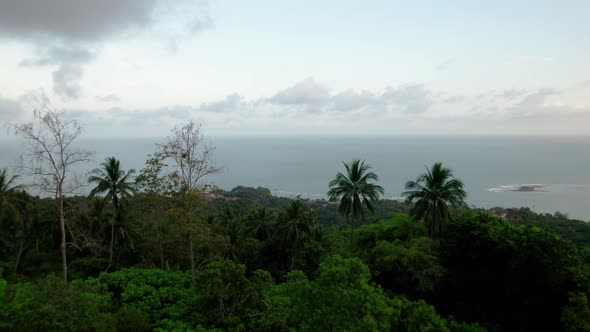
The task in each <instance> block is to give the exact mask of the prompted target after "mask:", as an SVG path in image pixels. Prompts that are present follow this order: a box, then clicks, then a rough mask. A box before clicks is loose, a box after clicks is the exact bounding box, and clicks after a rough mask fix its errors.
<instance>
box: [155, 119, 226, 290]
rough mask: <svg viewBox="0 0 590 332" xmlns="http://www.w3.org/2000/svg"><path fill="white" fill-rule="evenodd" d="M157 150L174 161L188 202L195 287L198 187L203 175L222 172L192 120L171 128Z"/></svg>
mask: <svg viewBox="0 0 590 332" xmlns="http://www.w3.org/2000/svg"><path fill="white" fill-rule="evenodd" d="M159 148H160V149H159V151H158V155H160V156H161V157H162V158H165V159H168V160H171V161H172V162H173V163H172V165H171V166H173V167H174V168H175V170H174V172H173V173H172V174H171V175H172V177H173V178H174V179H175V180H176V181H177V182H178V184H179V187H180V192H181V194H182V195H184V197H185V201H186V202H187V204H186V205H187V219H188V220H187V235H188V246H189V248H188V252H189V261H190V266H191V277H192V281H193V284H194V283H195V282H196V275H195V259H194V252H193V234H192V233H193V217H194V213H195V209H196V202H197V201H198V200H199V199H200V198H201V197H202V189H203V188H199V185H200V184H201V183H200V181H201V180H202V179H203V178H204V177H205V176H207V175H210V174H214V173H219V172H221V170H222V169H221V168H220V167H216V166H215V165H214V162H213V156H212V152H213V150H214V148H213V147H212V146H211V145H209V144H207V142H206V141H205V137H204V136H203V132H202V130H201V124H198V123H195V122H193V121H191V122H189V123H187V124H185V125H183V126H181V127H174V129H172V134H171V135H170V136H168V138H167V140H166V142H165V143H164V144H161V145H160V146H159Z"/></svg>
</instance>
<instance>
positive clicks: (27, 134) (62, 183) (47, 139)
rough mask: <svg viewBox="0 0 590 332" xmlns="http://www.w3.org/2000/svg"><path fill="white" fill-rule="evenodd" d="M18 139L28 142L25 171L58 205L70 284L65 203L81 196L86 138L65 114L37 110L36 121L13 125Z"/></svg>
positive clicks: (87, 157) (65, 274)
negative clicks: (80, 143) (78, 169)
mask: <svg viewBox="0 0 590 332" xmlns="http://www.w3.org/2000/svg"><path fill="white" fill-rule="evenodd" d="M13 128H14V132H15V134H16V135H17V136H20V137H22V138H24V139H25V146H26V148H27V153H25V154H23V155H21V161H22V162H21V168H22V170H23V171H24V173H25V174H27V175H32V176H35V180H36V181H35V183H34V185H35V186H37V187H38V188H39V190H40V191H41V192H44V193H48V194H51V195H53V196H54V197H55V200H56V202H57V210H58V214H59V228H60V233H61V245H60V249H61V258H62V267H63V277H64V282H66V283H67V282H68V264H67V257H66V213H65V212H66V211H65V207H64V199H65V197H66V196H68V195H71V194H73V193H75V192H77V191H78V190H79V189H80V188H81V187H82V186H83V185H84V184H83V183H84V182H83V181H79V179H77V178H76V176H75V175H74V174H73V170H72V168H73V166H74V165H76V164H79V163H83V162H88V161H90V158H91V156H92V153H91V152H88V151H82V150H78V149H76V148H75V147H74V146H73V143H74V141H76V139H78V137H80V135H81V134H82V127H81V126H80V124H79V123H78V122H77V121H75V120H67V119H65V117H64V113H63V112H58V111H53V110H50V109H48V108H47V107H43V108H41V109H37V110H35V111H34V114H33V121H31V122H27V123H21V124H15V125H13Z"/></svg>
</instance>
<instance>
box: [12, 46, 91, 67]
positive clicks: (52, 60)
mask: <svg viewBox="0 0 590 332" xmlns="http://www.w3.org/2000/svg"><path fill="white" fill-rule="evenodd" d="M37 53H38V54H37V56H36V57H35V58H29V59H24V60H23V61H21V63H20V64H19V65H20V66H21V67H35V66H52V65H63V64H83V63H88V62H90V61H92V60H94V58H95V57H96V53H97V52H96V51H93V50H90V49H88V48H85V47H81V46H79V45H67V46H65V45H55V46H51V47H49V48H46V49H43V48H40V49H39V50H38V51H37Z"/></svg>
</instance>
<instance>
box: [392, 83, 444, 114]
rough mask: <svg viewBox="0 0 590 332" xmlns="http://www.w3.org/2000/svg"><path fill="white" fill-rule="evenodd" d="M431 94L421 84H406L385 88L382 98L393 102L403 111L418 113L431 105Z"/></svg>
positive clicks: (426, 109)
mask: <svg viewBox="0 0 590 332" xmlns="http://www.w3.org/2000/svg"><path fill="white" fill-rule="evenodd" d="M431 95H432V94H431V92H430V91H429V90H427V89H426V88H425V87H424V85H423V84H408V85H404V86H401V87H399V88H391V87H389V88H387V90H386V91H385V93H384V94H383V96H382V99H383V100H384V101H386V102H391V103H393V104H394V105H395V106H396V107H397V108H398V109H400V110H401V111H402V112H403V113H412V114H420V113H424V112H426V111H428V109H429V108H430V107H431V106H432V104H433V101H432V99H431V98H432V97H431Z"/></svg>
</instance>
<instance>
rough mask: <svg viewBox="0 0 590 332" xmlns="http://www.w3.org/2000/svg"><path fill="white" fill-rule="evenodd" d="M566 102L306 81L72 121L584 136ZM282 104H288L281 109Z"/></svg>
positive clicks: (125, 129) (551, 93)
mask: <svg viewBox="0 0 590 332" xmlns="http://www.w3.org/2000/svg"><path fill="white" fill-rule="evenodd" d="M505 94H506V95H507V97H508V98H505V97H504V95H505ZM482 95H483V96H485V97H484V98H480V96H482ZM277 96H278V97H277ZM567 97H568V94H567V91H566V90H563V91H562V90H556V89H551V88H544V89H539V90H534V91H528V90H518V89H499V90H489V91H483V92H479V93H473V94H469V95H468V94H465V95H453V94H451V93H448V92H446V91H441V90H435V89H431V88H428V87H426V86H425V85H424V84H404V85H400V86H397V87H387V88H385V89H384V92H380V91H368V90H353V89H345V90H342V91H337V92H336V93H334V94H330V93H329V88H328V87H326V85H324V84H321V83H318V82H316V81H315V80H313V79H307V80H304V81H302V82H300V83H297V84H295V85H293V86H290V87H288V88H286V89H279V91H278V92H277V93H275V94H271V97H267V98H259V99H253V100H249V99H246V98H244V97H243V96H241V95H239V94H238V93H232V94H229V95H227V96H225V97H223V98H220V99H218V100H212V101H207V102H202V103H198V104H195V105H171V106H164V107H154V108H151V109H126V108H109V109H102V110H78V111H70V112H69V114H70V116H72V117H75V118H77V119H79V120H80V121H81V122H82V123H83V125H84V126H85V127H86V128H87V132H88V134H89V136H95V137H101V136H104V135H105V134H104V133H105V132H109V133H111V134H112V135H114V136H122V137H124V136H146V135H147V136H158V135H165V134H166V133H167V131H168V130H169V129H170V128H172V127H173V126H174V125H177V124H179V123H182V122H185V121H189V120H194V121H199V122H203V123H204V124H205V125H206V127H207V128H210V129H211V130H212V131H211V132H212V133H213V134H215V135H259V134H262V135H264V134H273V135H287V134H289V135H298V134H300V135H304V134H305V135H326V134H339V133H340V134H342V133H355V134H400V135H401V134H412V135H414V134H420V133H428V134H458V133H461V134H508V135H509V134H512V135H514V134H544V133H547V134H556V133H557V134H559V133H567V134H585V133H586V131H587V129H586V128H585V124H586V123H588V121H587V120H590V106H589V105H585V106H584V105H577V104H572V103H568V99H567ZM574 97H575V96H574ZM277 98H278V99H279V100H280V101H281V102H283V103H277ZM281 98H285V99H281ZM21 99H23V98H21ZM574 101H575V99H574ZM5 104H6V105H5V108H6V109H11V110H13V111H12V113H14V110H15V109H16V110H18V109H19V108H18V107H20V109H23V107H22V104H19V103H16V104H15V103H14V102H10V101H9V102H8V103H6V102H5ZM24 109H26V108H24ZM309 109H312V110H314V112H309V111H308V110H309ZM358 112H362V114H363V115H367V116H358V114H359V113H358Z"/></svg>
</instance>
